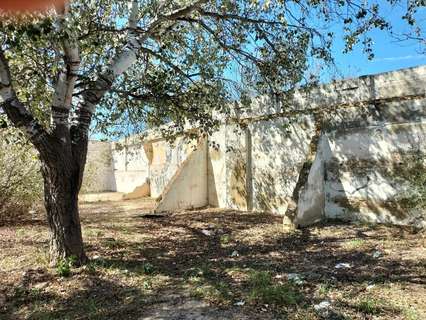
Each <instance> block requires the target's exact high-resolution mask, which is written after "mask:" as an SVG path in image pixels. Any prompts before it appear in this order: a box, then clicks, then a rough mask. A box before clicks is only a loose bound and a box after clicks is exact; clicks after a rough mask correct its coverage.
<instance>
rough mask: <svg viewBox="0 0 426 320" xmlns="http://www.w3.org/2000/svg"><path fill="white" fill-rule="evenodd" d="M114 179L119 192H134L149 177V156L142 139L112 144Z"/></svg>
mask: <svg viewBox="0 0 426 320" xmlns="http://www.w3.org/2000/svg"><path fill="white" fill-rule="evenodd" d="M112 159H113V166H114V180H115V185H116V189H115V191H117V192H124V193H128V192H132V191H134V190H135V188H137V187H139V186H141V185H142V184H144V183H145V182H146V180H147V179H148V177H149V166H148V163H149V161H148V158H147V155H146V153H145V149H144V148H143V145H142V143H141V142H140V141H130V142H129V143H126V141H123V142H120V143H115V144H113V145H112Z"/></svg>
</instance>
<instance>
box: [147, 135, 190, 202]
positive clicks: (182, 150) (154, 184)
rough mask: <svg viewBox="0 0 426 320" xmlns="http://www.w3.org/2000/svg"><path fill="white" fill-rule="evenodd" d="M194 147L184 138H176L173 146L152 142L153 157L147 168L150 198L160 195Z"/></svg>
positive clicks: (159, 141) (160, 141) (162, 142)
mask: <svg viewBox="0 0 426 320" xmlns="http://www.w3.org/2000/svg"><path fill="white" fill-rule="evenodd" d="M196 147H197V144H196V142H194V141H188V140H187V139H185V138H177V139H176V140H175V141H174V142H173V144H169V143H167V142H166V141H165V140H158V141H155V142H152V153H153V155H152V162H151V164H150V168H149V169H150V171H149V179H150V183H151V197H153V198H157V197H159V196H161V195H162V193H163V191H164V189H165V188H166V187H167V185H168V184H169V183H170V181H171V179H172V178H173V177H174V176H175V174H176V172H177V171H178V170H179V168H180V166H181V165H182V163H183V162H184V161H185V160H186V159H187V158H188V156H189V155H190V154H191V153H192V152H193V151H194V150H195V149H196Z"/></svg>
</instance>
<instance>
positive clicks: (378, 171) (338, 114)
mask: <svg viewBox="0 0 426 320" xmlns="http://www.w3.org/2000/svg"><path fill="white" fill-rule="evenodd" d="M189 129H190V130H195V128H189V127H188V130H189ZM159 132H160V130H157V131H156V130H153V131H150V132H148V133H147V135H146V136H145V137H144V138H143V139H142V138H139V137H133V138H131V139H130V140H128V141H127V147H126V148H124V149H122V150H118V149H116V148H114V145H112V146H111V148H110V149H108V144H106V145H102V147H100V146H101V145H100V144H99V145H96V143H93V144H91V145H92V146H91V151H90V152H89V162H96V161H97V160H96V159H97V158H98V155H99V152H100V151H99V150H100V149H102V150H104V151H105V150H112V151H111V161H112V162H111V164H110V165H108V164H105V163H104V164H103V165H99V164H97V166H98V167H99V172H98V175H99V177H98V182H99V183H98V185H97V186H96V187H95V189H96V190H99V189H102V188H109V189H111V190H113V191H121V192H125V193H128V192H131V191H133V190H134V189H135V188H137V187H139V188H141V186H143V185H144V186H148V185H149V188H150V190H149V191H150V195H151V197H152V198H154V199H158V200H159V205H158V208H157V209H159V210H167V211H172V210H174V209H175V210H178V209H185V208H194V207H201V206H205V205H211V206H215V207H220V208H228V209H236V210H248V211H251V210H253V211H261V212H262V211H267V212H273V213H277V214H287V213H288V212H289V211H291V210H294V208H295V206H296V204H297V205H298V206H297V207H298V208H297V210H296V221H295V222H296V223H299V224H300V225H309V224H310V223H314V222H317V221H318V220H320V219H324V218H325V219H327V218H328V219H334V218H337V219H343V220H368V221H371V222H391V223H403V224H405V223H410V221H411V220H413V219H417V218H418V217H417V216H415V215H416V214H417V213H412V210H411V209H410V208H402V207H400V206H399V204H398V203H397V202H398V201H397V200H396V199H398V197H399V196H400V195H401V194H403V193H406V191H407V190H408V189H409V188H410V183H411V184H412V183H413V179H412V177H411V176H410V174H412V172H411V171H410V170H411V169H410V166H412V165H413V161H412V157H413V155H414V154H419V155H420V156H422V155H423V154H425V153H426V66H421V67H416V68H410V69H405V70H399V71H394V72H388V73H384V74H379V75H372V76H365V77H360V78H357V79H348V80H342V81H337V82H333V83H330V84H325V85H320V86H317V87H313V88H310V89H303V90H296V91H295V92H294V93H293V94H292V95H289V97H288V99H287V100H286V101H285V103H283V102H278V101H276V100H274V99H270V98H267V97H259V98H257V99H254V101H253V103H252V105H251V106H250V107H242V106H241V107H239V108H235V109H233V110H232V112H231V118H229V119H226V121H225V120H223V121H222V126H221V127H220V128H219V130H218V131H217V132H216V133H214V134H213V135H212V136H210V137H208V139H207V140H206V141H203V143H202V145H201V146H202V147H201V148H200V146H199V148H197V149H196V150H195V151H194V148H193V147H194V142H192V143H191V142H189V141H187V140H185V139H184V138H182V137H178V138H177V139H176V141H175V142H174V143H173V144H170V143H168V142H167V141H165V140H164V139H163V138H162V137H161V135H160V134H159ZM319 137H321V138H320V139H319ZM318 140H319V141H320V142H319V143H318ZM136 142H139V143H136ZM425 167H426V163H425ZM425 169H426V168H425ZM410 172H411V173H410ZM404 175H405V176H404ZM420 218H421V217H420Z"/></svg>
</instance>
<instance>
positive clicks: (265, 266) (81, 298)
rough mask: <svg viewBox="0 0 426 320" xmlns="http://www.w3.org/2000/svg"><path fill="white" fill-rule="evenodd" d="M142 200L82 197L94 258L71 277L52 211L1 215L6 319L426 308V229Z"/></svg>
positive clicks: (357, 313) (330, 314) (317, 315)
mask: <svg viewBox="0 0 426 320" xmlns="http://www.w3.org/2000/svg"><path fill="white" fill-rule="evenodd" d="M141 205H143V201H124V202H108V203H92V204H83V205H82V225H83V234H84V239H85V242H86V246H87V253H88V255H89V257H90V258H91V263H90V264H89V265H87V266H85V267H83V268H79V269H75V268H72V269H71V276H70V277H65V278H64V277H60V276H59V275H58V274H57V273H58V270H56V269H55V268H50V267H49V266H48V259H47V249H48V248H47V245H48V242H47V227H46V225H45V224H44V223H41V222H40V220H37V221H34V222H33V221H23V222H22V221H21V222H20V223H19V224H18V225H13V226H10V225H4V226H1V227H0V245H1V248H2V250H1V252H0V319H120V320H121V319H199V320H210V319H426V249H425V235H424V234H420V233H417V234H416V233H413V232H412V231H411V230H410V229H406V228H398V227H385V226H377V227H374V226H365V225H364V226H361V225H323V226H318V227H315V228H311V229H305V230H301V231H298V230H296V231H286V230H284V229H283V226H282V219H281V218H280V217H277V216H273V215H268V214H247V213H240V212H235V211H223V210H222V211H221V210H216V209H206V210H202V211H192V212H181V213H176V214H172V215H169V216H165V217H155V218H147V217H144V215H143V213H144V210H143V209H140V206H141ZM145 212H146V210H145Z"/></svg>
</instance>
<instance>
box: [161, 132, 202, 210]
mask: <svg viewBox="0 0 426 320" xmlns="http://www.w3.org/2000/svg"><path fill="white" fill-rule="evenodd" d="M207 205H208V191H207V141H206V140H205V139H203V140H202V141H201V142H200V143H199V144H198V146H197V149H196V150H193V151H192V152H191V153H190V154H189V155H188V156H187V157H186V159H185V160H184V161H183V162H182V163H181V165H180V166H179V168H178V169H177V170H176V172H175V174H174V176H173V177H172V178H171V179H170V182H169V183H168V184H167V186H166V187H165V189H164V190H163V191H162V195H161V201H160V202H159V204H158V206H157V208H156V209H155V210H156V211H158V212H163V211H175V210H182V209H191V208H200V207H204V206H207Z"/></svg>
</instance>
